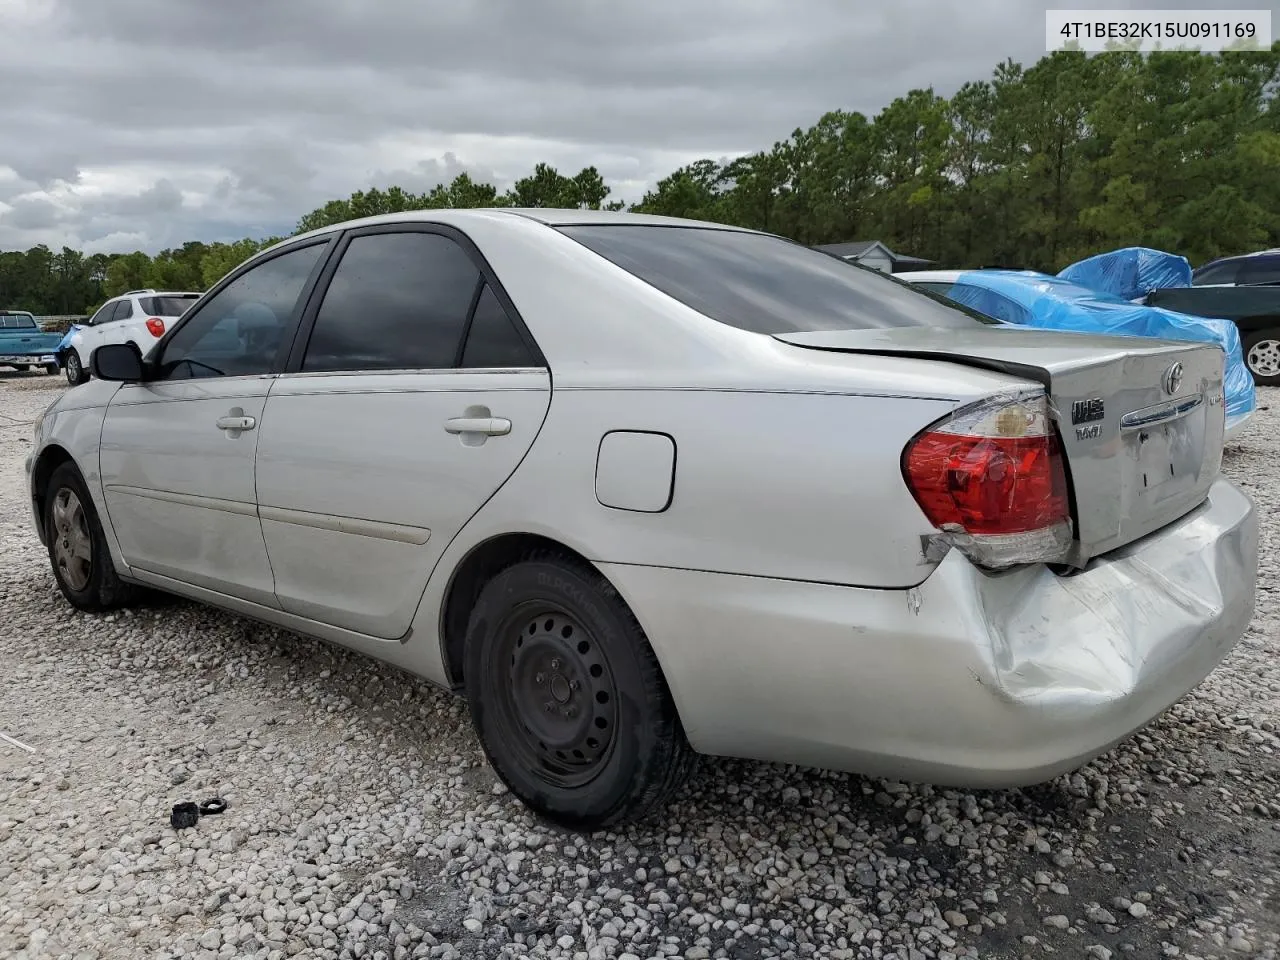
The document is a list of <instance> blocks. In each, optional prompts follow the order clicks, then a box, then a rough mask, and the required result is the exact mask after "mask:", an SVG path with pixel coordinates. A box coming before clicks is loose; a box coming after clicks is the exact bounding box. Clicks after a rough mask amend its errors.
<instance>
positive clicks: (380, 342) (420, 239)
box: [302, 232, 480, 371]
mask: <svg viewBox="0 0 1280 960" xmlns="http://www.w3.org/2000/svg"><path fill="white" fill-rule="evenodd" d="M479 282H480V270H479V268H478V267H476V265H475V264H474V263H472V262H471V258H470V257H469V256H467V253H466V251H465V250H463V249H462V247H460V246H459V245H458V244H457V243H456V242H455V241H453V240H451V239H450V238H449V237H445V236H441V235H440V234H435V233H413V232H406V233H374V234H366V235H364V236H357V237H355V238H353V239H352V240H351V243H350V244H349V245H348V247H347V249H346V252H345V253H343V255H342V260H341V262H340V263H339V264H338V268H337V270H336V271H334V274H333V279H332V281H330V283H329V288H328V290H326V291H325V295H324V301H323V302H322V303H321V304H320V311H319V313H317V314H316V321H315V326H314V328H313V329H312V331H311V339H310V341H309V342H308V343H307V352H306V356H305V357H304V358H303V361H302V369H303V370H307V371H324V370H431V369H440V368H444V367H453V366H454V365H455V362H456V360H457V356H458V347H459V345H460V344H461V342H462V335H463V331H464V329H465V327H466V322H467V314H468V312H469V311H470V309H471V301H472V299H473V298H474V297H475V294H476V288H477V285H478V284H479Z"/></svg>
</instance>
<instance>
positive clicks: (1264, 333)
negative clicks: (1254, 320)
mask: <svg viewBox="0 0 1280 960" xmlns="http://www.w3.org/2000/svg"><path fill="white" fill-rule="evenodd" d="M1244 361H1245V363H1246V364H1247V365H1248V367H1249V372H1250V373H1251V374H1253V380H1254V383H1257V384H1259V385H1260V386H1264V387H1280V327H1273V328H1272V329H1270V330H1255V331H1254V332H1253V333H1250V334H1247V335H1246V336H1245V337H1244Z"/></svg>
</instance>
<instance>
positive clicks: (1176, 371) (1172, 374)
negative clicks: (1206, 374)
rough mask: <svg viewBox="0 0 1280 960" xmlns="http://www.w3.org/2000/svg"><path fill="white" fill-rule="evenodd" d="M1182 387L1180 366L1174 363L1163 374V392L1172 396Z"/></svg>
mask: <svg viewBox="0 0 1280 960" xmlns="http://www.w3.org/2000/svg"><path fill="white" fill-rule="evenodd" d="M1180 386H1182V364H1181V363H1175V364H1174V365H1173V366H1171V367H1170V368H1169V369H1168V370H1166V371H1165V372H1164V392H1165V393H1167V394H1169V396H1173V395H1174V394H1175V393H1177V392H1178V388H1179V387H1180Z"/></svg>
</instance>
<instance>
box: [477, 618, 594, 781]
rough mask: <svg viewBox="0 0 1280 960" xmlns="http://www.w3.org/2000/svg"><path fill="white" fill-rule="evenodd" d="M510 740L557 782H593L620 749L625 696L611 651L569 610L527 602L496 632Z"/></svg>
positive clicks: (498, 683)
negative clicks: (620, 704) (619, 691)
mask: <svg viewBox="0 0 1280 960" xmlns="http://www.w3.org/2000/svg"><path fill="white" fill-rule="evenodd" d="M496 634H497V639H498V643H499V644H500V649H499V650H498V651H496V653H497V655H496V656H495V657H494V658H493V661H492V662H493V664H494V668H495V669H496V670H500V671H502V672H503V673H504V676H500V677H494V678H493V679H494V681H495V684H494V685H495V687H496V688H497V690H498V691H500V696H499V698H498V699H499V703H498V711H497V714H498V718H499V719H500V722H501V725H502V728H503V731H502V732H503V735H504V739H505V740H507V742H508V743H509V744H510V745H511V746H513V747H515V748H516V749H517V751H518V752H519V753H520V754H521V756H522V758H523V761H524V763H525V764H527V766H528V769H530V770H536V771H537V773H538V775H539V776H540V777H541V778H542V779H544V780H546V781H548V782H550V783H553V784H555V785H556V786H559V787H563V788H573V787H579V786H582V785H583V784H585V783H589V782H590V781H591V780H592V779H593V778H594V777H595V776H596V774H597V773H598V772H599V770H600V768H601V767H602V766H603V765H604V764H605V762H606V761H607V760H608V758H609V756H610V754H611V753H612V750H613V744H614V734H615V730H616V728H617V725H618V705H617V700H618V694H617V688H616V686H615V684H614V678H613V671H612V669H611V668H610V665H609V660H608V658H607V656H606V655H605V652H604V649H603V648H602V646H601V645H600V644H599V643H598V642H597V641H596V639H595V637H593V636H592V635H591V633H590V631H588V630H587V629H586V628H585V627H583V626H582V624H581V623H579V622H578V621H577V620H576V619H575V618H574V617H572V616H570V615H569V614H568V613H567V612H565V611H564V610H562V609H558V608H552V607H549V606H548V605H547V604H545V603H527V604H523V605H521V606H519V607H517V608H516V609H515V610H513V611H512V612H511V614H510V616H508V617H507V618H506V620H505V621H504V622H503V623H502V624H501V626H500V627H499V628H498V630H497V631H496Z"/></svg>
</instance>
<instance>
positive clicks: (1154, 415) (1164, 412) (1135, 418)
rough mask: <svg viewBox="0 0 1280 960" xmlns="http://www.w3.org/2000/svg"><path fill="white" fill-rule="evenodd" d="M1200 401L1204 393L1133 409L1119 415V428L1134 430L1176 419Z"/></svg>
mask: <svg viewBox="0 0 1280 960" xmlns="http://www.w3.org/2000/svg"><path fill="white" fill-rule="evenodd" d="M1202 403H1204V395H1203V394H1199V393H1197V394H1196V395H1195V396H1194V397H1187V398H1186V399H1185V400H1172V401H1170V402H1169V403H1158V404H1156V405H1155V406H1153V407H1143V408H1142V409H1141V410H1134V411H1133V412H1132V413H1126V414H1125V415H1124V416H1123V417H1121V418H1120V429H1121V430H1136V429H1138V428H1139V427H1149V426H1151V425H1153V424H1156V423H1164V422H1166V421H1168V420H1176V419H1177V418H1178V417H1185V416H1186V415H1187V414H1188V413H1190V412H1191V411H1192V410H1194V409H1196V407H1198V406H1200V405H1201V404H1202Z"/></svg>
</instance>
